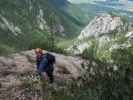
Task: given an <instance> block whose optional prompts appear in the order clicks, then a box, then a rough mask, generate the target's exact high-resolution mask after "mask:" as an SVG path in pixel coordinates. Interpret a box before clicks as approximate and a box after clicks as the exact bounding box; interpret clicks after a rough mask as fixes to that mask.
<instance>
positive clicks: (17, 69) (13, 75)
mask: <svg viewBox="0 0 133 100" xmlns="http://www.w3.org/2000/svg"><path fill="white" fill-rule="evenodd" d="M44 52H46V51H44ZM53 55H55V57H56V64H55V72H54V75H55V83H56V82H57V83H60V84H62V82H63V80H64V81H66V80H68V79H77V78H78V77H80V76H81V74H82V73H83V68H82V64H83V63H84V60H83V59H81V58H79V57H71V56H64V55H60V54H56V53H53ZM35 73H36V66H35V54H34V51H33V50H31V51H26V52H21V53H16V54H12V55H9V56H8V57H0V100H16V98H17V97H18V96H19V98H21V97H22V95H21V92H22V90H21V87H22V82H21V80H20V78H28V77H27V76H28V75H32V74H35ZM20 90H21V91H20ZM32 97H33V98H34V96H32ZM17 100H22V99H17ZM24 100H27V99H24ZM28 100H29V99H28ZM30 100H31V99H30ZM32 100H33V99H32ZM34 100H39V99H34Z"/></svg>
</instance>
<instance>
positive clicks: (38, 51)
mask: <svg viewBox="0 0 133 100" xmlns="http://www.w3.org/2000/svg"><path fill="white" fill-rule="evenodd" d="M35 53H40V54H42V53H43V49H41V48H36V49H35Z"/></svg>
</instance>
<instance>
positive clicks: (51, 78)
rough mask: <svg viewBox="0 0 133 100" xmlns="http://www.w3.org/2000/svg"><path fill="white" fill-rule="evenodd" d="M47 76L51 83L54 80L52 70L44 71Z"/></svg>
mask: <svg viewBox="0 0 133 100" xmlns="http://www.w3.org/2000/svg"><path fill="white" fill-rule="evenodd" d="M46 73H47V75H48V77H49V83H53V82H54V75H53V71H46Z"/></svg>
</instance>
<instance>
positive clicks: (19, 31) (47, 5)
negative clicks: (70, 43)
mask: <svg viewBox="0 0 133 100" xmlns="http://www.w3.org/2000/svg"><path fill="white" fill-rule="evenodd" d="M69 5H71V4H70V3H69V2H67V1H62V0H58V2H57V1H54V0H38V1H36V0H28V1H27V0H23V1H20V0H14V1H11V0H1V1H0V49H1V51H0V52H2V51H3V50H5V51H14V50H16V49H18V50H19V49H28V48H31V45H32V44H37V43H35V42H39V43H40V44H41V45H45V44H47V42H46V41H47V40H46V39H47V38H48V34H49V32H53V33H55V35H56V36H57V37H58V36H72V35H73V34H74V35H75V34H76V33H78V32H79V30H80V26H81V22H80V21H78V20H77V19H76V18H74V17H73V16H71V14H69V13H67V11H66V9H67V6H69ZM64 7H65V8H64ZM63 8H64V10H61V9H63ZM27 37H28V38H27ZM39 40H40V41H39ZM42 40H44V41H42ZM22 41H23V42H22ZM42 42H43V43H45V44H43V43H42ZM25 44H27V45H25ZM38 46H39V45H38ZM32 47H35V46H32ZM46 48H47V47H46Z"/></svg>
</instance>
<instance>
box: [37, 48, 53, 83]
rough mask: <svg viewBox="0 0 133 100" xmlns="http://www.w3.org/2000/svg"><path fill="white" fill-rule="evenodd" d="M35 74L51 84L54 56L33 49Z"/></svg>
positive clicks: (38, 49) (39, 49)
mask: <svg viewBox="0 0 133 100" xmlns="http://www.w3.org/2000/svg"><path fill="white" fill-rule="evenodd" d="M35 54H36V65H37V72H38V74H39V75H40V76H41V78H42V79H44V80H49V83H53V81H54V77H53V71H54V67H53V65H54V63H55V56H53V55H52V54H50V53H43V50H42V49H41V48H36V49H35Z"/></svg>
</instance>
